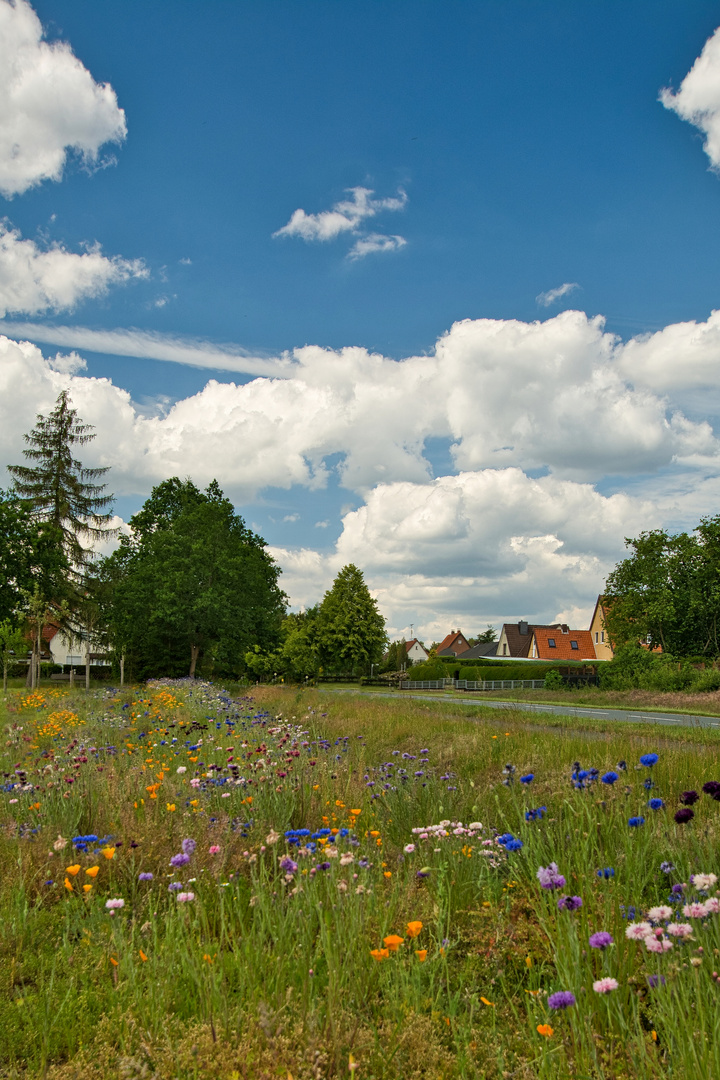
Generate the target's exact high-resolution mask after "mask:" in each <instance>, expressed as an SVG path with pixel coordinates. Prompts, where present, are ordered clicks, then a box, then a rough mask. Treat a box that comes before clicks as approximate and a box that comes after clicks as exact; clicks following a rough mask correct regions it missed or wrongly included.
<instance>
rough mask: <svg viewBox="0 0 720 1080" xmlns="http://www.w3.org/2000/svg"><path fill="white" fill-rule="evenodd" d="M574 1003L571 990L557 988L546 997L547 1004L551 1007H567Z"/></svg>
mask: <svg viewBox="0 0 720 1080" xmlns="http://www.w3.org/2000/svg"><path fill="white" fill-rule="evenodd" d="M574 1004H575V995H574V994H573V993H572V991H571V990H558V991H557V992H556V993H555V994H551V995H550V997H549V998H548V1005H549V1006H550V1008H551V1009H569V1008H570V1006H571V1005H574Z"/></svg>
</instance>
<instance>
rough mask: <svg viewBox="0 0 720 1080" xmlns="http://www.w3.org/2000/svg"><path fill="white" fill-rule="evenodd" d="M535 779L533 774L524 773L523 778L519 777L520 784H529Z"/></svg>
mask: <svg viewBox="0 0 720 1080" xmlns="http://www.w3.org/2000/svg"><path fill="white" fill-rule="evenodd" d="M534 779H535V773H531V772H529V773H526V774H525V776H521V777H520V783H521V784H530V783H532V781H533V780H534Z"/></svg>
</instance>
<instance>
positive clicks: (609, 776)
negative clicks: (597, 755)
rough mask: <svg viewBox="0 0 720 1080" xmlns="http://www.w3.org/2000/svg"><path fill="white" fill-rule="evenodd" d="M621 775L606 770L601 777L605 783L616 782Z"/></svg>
mask: <svg viewBox="0 0 720 1080" xmlns="http://www.w3.org/2000/svg"><path fill="white" fill-rule="evenodd" d="M619 779H620V777H619V776H618V774H617V773H616V772H606V773H605V775H604V776H601V777H600V780H601V782H602V783H603V784H614V783H615V782H616V780H619Z"/></svg>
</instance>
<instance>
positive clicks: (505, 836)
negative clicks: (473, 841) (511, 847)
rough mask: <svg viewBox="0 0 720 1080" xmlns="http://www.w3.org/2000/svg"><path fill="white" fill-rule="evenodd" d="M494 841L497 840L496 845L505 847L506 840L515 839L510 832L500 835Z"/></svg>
mask: <svg viewBox="0 0 720 1080" xmlns="http://www.w3.org/2000/svg"><path fill="white" fill-rule="evenodd" d="M496 839H497V842H498V844H502V846H503V847H505V845H506V844H507V842H508V840H514V839H515V837H514V836H513V834H512V833H511V832H506V833H502V834H501V835H500V836H498V837H497V838H496Z"/></svg>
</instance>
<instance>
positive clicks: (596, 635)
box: [595, 630, 598, 645]
mask: <svg viewBox="0 0 720 1080" xmlns="http://www.w3.org/2000/svg"><path fill="white" fill-rule="evenodd" d="M597 643H598V632H597V630H596V631H595V644H596V645H597Z"/></svg>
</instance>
